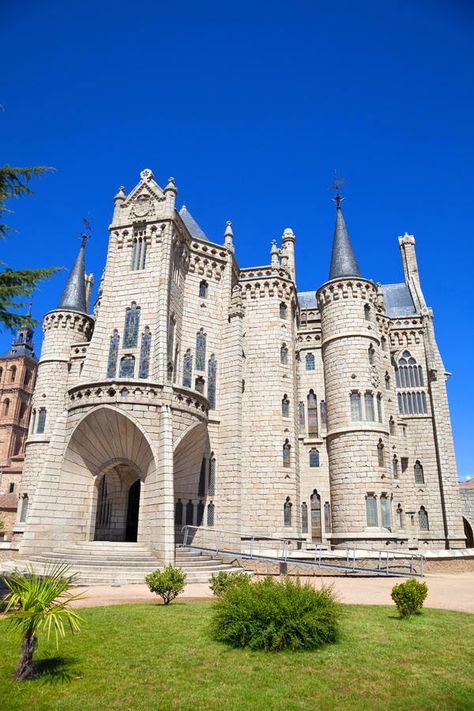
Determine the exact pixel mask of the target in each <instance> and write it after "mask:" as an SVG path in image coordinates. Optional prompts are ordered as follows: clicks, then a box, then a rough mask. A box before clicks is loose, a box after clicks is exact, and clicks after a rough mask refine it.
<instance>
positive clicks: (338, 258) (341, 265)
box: [329, 205, 360, 279]
mask: <svg viewBox="0 0 474 711" xmlns="http://www.w3.org/2000/svg"><path fill="white" fill-rule="evenodd" d="M358 276H360V271H359V265H358V264H357V260H356V258H355V254H354V251H353V249H352V245H351V240H350V239H349V233H348V231H347V227H346V223H345V221H344V215H343V214H342V210H341V208H340V207H339V205H338V207H337V209H336V226H335V227H334V238H333V243H332V254H331V268H330V270H329V279H338V278H339V277H358Z"/></svg>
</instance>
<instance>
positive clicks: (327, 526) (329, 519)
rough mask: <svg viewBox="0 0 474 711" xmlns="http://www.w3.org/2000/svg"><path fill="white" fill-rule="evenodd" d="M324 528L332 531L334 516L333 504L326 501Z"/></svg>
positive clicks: (327, 531) (329, 531)
mask: <svg viewBox="0 0 474 711" xmlns="http://www.w3.org/2000/svg"><path fill="white" fill-rule="evenodd" d="M324 528H325V531H326V533H331V531H332V516H331V504H330V503H329V501H326V503H325V504H324Z"/></svg>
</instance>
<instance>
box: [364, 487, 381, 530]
mask: <svg viewBox="0 0 474 711" xmlns="http://www.w3.org/2000/svg"><path fill="white" fill-rule="evenodd" d="M365 507H366V514H367V526H369V527H372V528H373V527H375V526H378V516H377V497H376V496H375V494H372V493H369V494H367V496H366V497H365Z"/></svg>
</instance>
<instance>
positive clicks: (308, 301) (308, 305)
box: [298, 291, 318, 309]
mask: <svg viewBox="0 0 474 711" xmlns="http://www.w3.org/2000/svg"><path fill="white" fill-rule="evenodd" d="M298 301H299V302H300V306H301V308H302V309H312V308H317V306H318V302H317V301H316V292H315V291H299V292H298Z"/></svg>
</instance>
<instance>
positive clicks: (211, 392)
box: [207, 353, 217, 410]
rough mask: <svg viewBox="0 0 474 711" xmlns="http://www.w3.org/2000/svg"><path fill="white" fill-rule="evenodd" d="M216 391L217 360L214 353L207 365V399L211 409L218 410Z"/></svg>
mask: <svg viewBox="0 0 474 711" xmlns="http://www.w3.org/2000/svg"><path fill="white" fill-rule="evenodd" d="M216 389H217V358H216V356H215V355H214V353H213V354H212V355H211V357H210V358H209V362H208V364H207V399H208V400H209V409H210V410H215V409H216Z"/></svg>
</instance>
